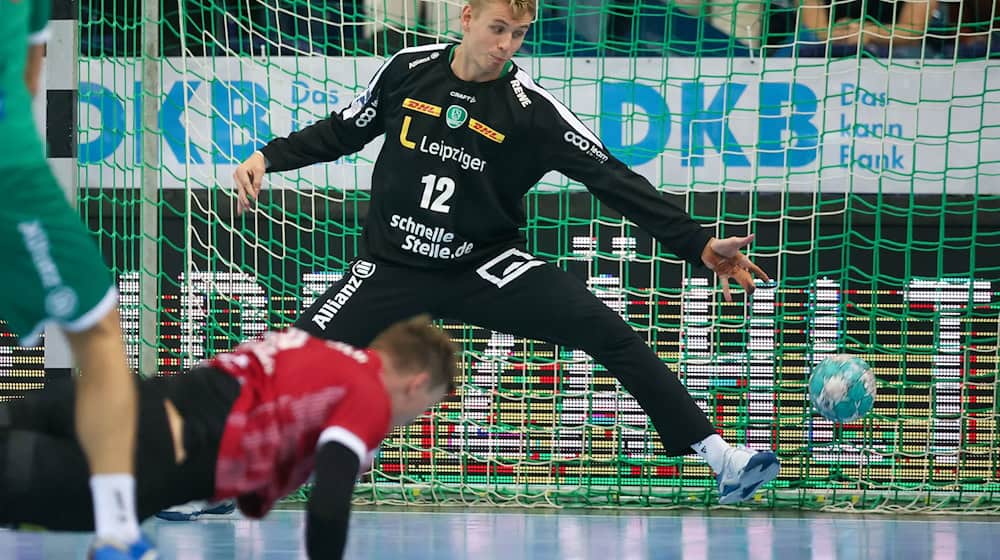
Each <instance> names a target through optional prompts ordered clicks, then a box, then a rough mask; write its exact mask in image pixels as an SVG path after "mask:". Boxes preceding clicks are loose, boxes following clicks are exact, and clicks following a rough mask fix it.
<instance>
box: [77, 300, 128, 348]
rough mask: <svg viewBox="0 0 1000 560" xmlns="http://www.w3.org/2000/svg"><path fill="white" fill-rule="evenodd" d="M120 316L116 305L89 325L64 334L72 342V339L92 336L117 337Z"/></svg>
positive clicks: (119, 334)
mask: <svg viewBox="0 0 1000 560" xmlns="http://www.w3.org/2000/svg"><path fill="white" fill-rule="evenodd" d="M121 332H122V328H121V316H120V314H119V312H118V306H115V307H113V308H111V310H110V311H108V312H107V313H105V314H104V316H103V317H101V318H100V319H98V320H97V321H96V322H94V323H93V324H92V325H90V326H89V327H87V328H85V329H83V330H80V331H75V332H67V333H66V336H67V337H68V338H69V339H70V341H71V342H72V341H73V339H81V338H85V337H86V338H93V337H117V338H121Z"/></svg>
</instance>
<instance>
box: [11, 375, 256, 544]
mask: <svg viewBox="0 0 1000 560" xmlns="http://www.w3.org/2000/svg"><path fill="white" fill-rule="evenodd" d="M138 385H139V425H138V433H137V434H136V454H135V481H136V510H137V511H136V514H137V516H138V518H139V520H140V521H141V520H143V519H146V518H148V517H150V516H152V515H153V514H155V513H156V512H158V511H161V510H163V509H166V508H168V507H171V506H174V505H178V504H183V503H187V502H190V501H193V500H209V499H211V498H212V496H213V495H214V493H215V463H216V458H217V456H218V451H219V442H220V441H221V438H222V431H223V428H224V427H225V421H226V417H227V415H228V414H229V410H230V409H231V408H232V404H233V403H234V402H235V401H236V397H237V396H238V395H239V390H240V389H239V382H238V381H237V380H236V379H234V378H233V377H231V376H229V375H226V374H225V373H223V372H219V371H217V370H214V369H211V368H195V369H194V370H192V371H191V372H190V373H187V374H185V375H179V376H174V377H171V378H153V379H149V380H146V381H142V382H139V383H138ZM75 396H76V384H75V383H74V382H73V380H72V379H65V380H58V381H53V382H51V383H49V385H47V386H46V387H45V389H43V390H41V391H35V392H32V393H29V394H28V396H26V397H25V398H24V399H22V400H18V401H11V402H7V403H0V526H2V525H14V526H17V525H20V524H24V523H27V524H31V525H39V526H42V527H45V528H47V529H50V530H55V531H93V530H94V512H93V501H92V499H91V495H90V468H89V466H88V464H87V459H86V456H85V455H84V454H83V449H82V448H81V447H80V444H79V442H78V440H77V437H76V431H75V423H74V410H75ZM167 398H169V399H170V401H171V402H172V403H173V404H174V406H175V407H176V408H177V409H178V411H179V412H180V413H181V416H182V417H183V418H184V447H185V452H186V459H185V461H184V462H183V463H180V464H178V463H177V461H176V457H175V455H174V446H173V440H172V438H171V435H170V426H169V423H168V421H167V413H166V409H165V408H164V403H163V401H164V399H167Z"/></svg>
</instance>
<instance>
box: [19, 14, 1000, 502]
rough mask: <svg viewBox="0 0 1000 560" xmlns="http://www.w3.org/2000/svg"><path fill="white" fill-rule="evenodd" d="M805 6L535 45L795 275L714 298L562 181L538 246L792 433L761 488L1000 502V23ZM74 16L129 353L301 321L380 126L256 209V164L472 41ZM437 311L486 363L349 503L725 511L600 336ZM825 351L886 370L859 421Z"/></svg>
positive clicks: (387, 26)
mask: <svg viewBox="0 0 1000 560" xmlns="http://www.w3.org/2000/svg"><path fill="white" fill-rule="evenodd" d="M795 4H796V3H794V2H792V3H782V2H778V1H775V2H770V3H765V2H735V1H731V2H729V3H724V2H704V3H702V2H688V3H683V2H682V3H673V2H638V3H620V2H611V1H599V0H592V1H576V2H559V1H543V2H542V3H541V6H540V7H539V10H538V18H537V21H536V23H535V25H534V27H533V29H532V31H531V33H530V34H529V36H528V39H527V41H526V42H525V47H524V49H523V50H522V52H521V53H519V55H518V57H517V58H516V60H517V62H518V63H519V64H520V65H521V66H522V67H523V68H525V69H526V70H527V71H528V72H529V73H530V74H531V75H532V76H533V77H535V79H536V80H537V81H538V82H539V83H540V84H541V85H542V86H544V87H546V88H548V90H549V91H550V92H551V93H552V94H553V95H554V96H555V97H556V98H558V99H560V100H562V101H563V102H565V103H566V104H567V105H568V106H569V107H570V108H571V109H573V110H574V111H575V112H576V113H577V114H578V115H579V116H580V117H581V118H582V119H583V121H584V122H585V123H586V124H587V125H588V126H589V127H591V128H592V129H594V130H595V131H596V132H597V133H598V134H599V135H600V137H601V139H602V140H603V142H604V143H605V145H606V146H607V148H608V150H609V151H610V152H611V153H612V154H614V155H615V156H617V157H619V158H620V159H622V160H623V161H625V162H627V163H628V164H629V165H631V166H633V168H634V169H636V170H637V171H638V172H640V173H641V174H643V175H644V176H645V177H647V178H648V179H649V180H650V181H651V182H652V184H653V185H655V186H656V187H657V188H658V189H660V190H661V191H662V192H663V194H664V196H666V197H669V198H670V199H672V200H673V201H674V202H676V203H677V204H679V205H681V206H682V207H684V208H685V209H686V210H688V211H689V212H690V213H691V214H692V215H693V216H695V217H696V218H697V219H698V220H700V221H701V222H703V223H704V224H706V225H709V226H712V227H714V228H715V231H716V234H717V235H718V236H730V235H746V234H749V233H754V234H756V240H755V242H754V243H753V245H752V247H751V248H750V254H751V257H752V258H753V260H754V261H755V262H757V263H758V264H759V265H760V266H761V267H763V268H764V269H765V270H766V271H768V273H769V274H770V275H771V276H772V277H773V278H774V279H775V282H774V283H772V284H761V285H760V286H759V288H758V289H757V291H756V293H755V294H754V295H753V296H752V297H750V298H745V297H744V294H742V293H741V292H738V293H737V297H736V298H735V299H736V301H735V302H733V303H725V302H723V301H722V298H721V293H720V290H719V286H718V284H717V283H716V280H715V279H714V278H712V277H711V276H710V275H708V274H707V273H706V272H705V271H703V270H697V269H692V268H691V267H690V266H689V265H687V264H685V263H683V262H682V261H681V260H679V259H678V258H677V257H676V256H675V255H673V254H672V253H671V252H670V251H669V249H668V248H666V247H662V246H660V245H659V244H657V243H655V242H653V240H651V239H650V237H649V236H648V235H646V234H645V233H644V232H642V231H640V230H639V229H638V228H636V227H635V226H634V225H633V224H631V223H630V222H629V221H628V220H627V219H623V218H622V217H621V216H620V215H619V214H617V213H616V212H614V211H612V210H610V209H609V208H607V207H606V206H605V205H603V204H601V203H600V201H598V200H597V199H595V198H593V197H592V196H591V195H590V194H589V193H588V192H587V191H586V189H585V188H584V186H582V185H579V184H575V183H573V182H571V181H568V180H567V179H566V178H564V177H562V176H560V175H558V174H551V175H548V176H546V177H545V178H544V179H543V181H542V182H541V183H540V184H539V185H538V187H537V188H536V189H534V190H533V191H532V192H531V193H529V195H528V196H527V197H526V199H525V204H526V208H527V209H528V213H529V219H528V223H527V229H526V234H527V239H528V246H529V247H528V248H529V249H530V250H531V251H532V252H533V253H535V254H536V255H539V256H541V257H544V258H545V259H548V260H550V261H551V262H554V263H557V264H558V265H559V266H561V267H563V268H564V269H566V270H568V271H570V272H571V273H573V274H575V275H577V276H578V277H580V278H581V279H583V280H585V281H586V282H587V284H588V286H590V288H591V289H592V290H593V292H594V293H595V294H596V295H597V297H599V298H600V299H601V300H603V301H604V302H605V303H606V304H607V305H608V306H610V307H611V308H612V309H614V310H615V311H617V312H618V313H620V314H621V316H622V318H623V319H624V320H625V321H627V322H628V323H629V324H630V325H631V326H632V327H633V328H634V329H635V330H636V332H638V333H639V334H640V336H642V337H643V338H644V339H646V340H648V343H649V344H650V346H651V347H652V348H653V349H654V350H655V351H656V352H657V353H658V355H659V356H660V357H661V358H662V359H663V361H664V362H666V363H667V364H668V365H669V366H670V368H671V369H672V370H673V371H674V372H676V374H677V375H679V376H680V377H681V379H682V381H683V383H684V384H685V385H686V386H687V388H688V390H689V391H690V392H691V393H692V394H693V395H694V396H695V398H696V399H697V400H698V402H699V403H700V404H701V405H702V407H703V408H704V410H705V411H706V412H707V413H708V415H709V417H710V419H711V420H712V421H713V422H714V423H715V425H716V426H718V428H719V429H720V430H721V432H722V434H723V435H724V437H725V438H726V439H727V440H729V441H730V442H733V443H739V444H746V445H749V446H752V447H756V448H771V449H774V450H775V451H776V453H777V454H778V455H779V456H780V458H781V460H782V471H781V475H780V477H779V478H778V480H777V481H775V482H774V483H773V484H772V485H770V486H769V487H768V488H767V490H766V491H764V492H761V493H759V494H758V497H757V500H756V502H755V503H757V504H759V505H762V506H766V507H774V506H778V507H801V508H845V509H865V510H887V509H891V510H894V511H898V510H913V511H916V510H924V511H950V512H954V511H965V512H989V511H993V512H995V511H996V509H997V501H998V497H1000V483H998V482H997V480H998V473H1000V465H998V456H1000V453H998V448H1000V435H998V434H1000V431H998V429H997V424H996V418H997V414H998V412H1000V409H998V404H997V391H998V390H997V368H998V365H997V363H998V349H997V348H998V331H1000V322H998V316H1000V280H998V278H1000V177H998V174H1000V67H998V66H997V64H996V62H994V61H992V60H991V59H990V58H989V56H990V54H991V50H992V48H993V41H992V40H991V35H990V29H991V21H992V18H993V17H994V14H992V13H989V14H986V15H985V19H984V20H983V21H984V23H982V25H978V26H973V27H970V28H968V29H969V30H970V31H969V35H966V36H963V37H961V38H958V37H957V29H958V27H959V23H960V22H961V21H962V20H960V19H958V18H961V17H962V14H961V13H959V12H960V11H961V10H960V9H959V10H952V9H951V8H952V7H953V6H958V5H957V4H952V3H946V2H942V3H941V10H940V11H939V12H936V13H935V14H933V18H932V25H931V29H930V31H929V32H928V37H927V39H926V40H925V41H923V42H921V43H920V44H919V46H912V45H909V46H907V45H902V46H900V45H896V44H894V46H899V48H898V49H897V48H881V49H880V48H879V47H877V46H872V47H870V48H866V49H862V50H860V51H858V50H856V49H855V50H852V49H850V48H845V47H844V42H845V40H843V39H838V38H834V39H829V38H827V37H835V36H836V34H835V33H834V32H833V30H831V29H826V30H819V31H817V32H811V31H810V30H808V29H804V26H803V24H802V22H801V21H800V20H801V18H800V17H799V16H798V15H797V11H796V10H795V9H794V8H792V7H789V6H794V5H795ZM637 6H638V7H637ZM80 9H81V20H80V27H79V33H80V41H81V51H82V55H81V58H80V63H79V70H80V89H79V96H80V104H79V116H78V125H79V149H78V157H79V185H80V206H81V211H82V212H83V215H84V217H85V219H86V220H87V222H88V224H89V225H90V226H91V228H92V230H93V231H94V232H95V233H96V234H97V235H98V236H99V237H100V239H101V242H102V244H103V247H104V250H105V254H106V255H107V257H108V262H109V263H111V264H112V265H113V267H114V269H115V272H116V274H117V275H118V278H119V280H120V284H121V286H122V292H123V294H124V310H125V314H124V324H125V327H126V331H127V332H128V333H129V337H130V338H129V340H130V345H129V349H130V353H131V354H130V355H131V356H132V358H133V364H134V365H136V366H137V367H139V366H142V367H143V369H144V370H145V371H144V373H146V374H159V375H172V374H178V373H180V372H182V371H183V370H184V369H185V368H188V367H190V366H192V365H193V364H195V363H196V362H197V361H198V360H200V359H202V358H204V357H206V356H210V355H211V354H213V353H215V352H219V351H222V350H225V349H227V348H230V347H232V346H233V345H234V344H236V343H237V342H239V341H241V340H244V339H247V338H251V337H254V336H257V335H259V334H260V333H261V332H263V331H264V330H265V329H266V328H271V327H280V326H283V325H287V324H289V323H290V322H291V321H293V320H294V319H295V318H296V317H297V316H298V314H299V313H300V312H301V311H302V310H303V309H304V307H305V306H306V305H308V304H309V303H310V302H311V301H312V300H313V298H315V297H316V296H317V295H318V294H320V293H322V291H323V290H324V289H325V287H326V286H328V285H329V284H330V283H331V282H333V281H335V280H336V279H337V278H339V277H340V275H341V274H342V273H343V272H344V271H345V269H346V268H347V266H348V265H349V263H350V261H351V259H352V258H353V257H354V256H355V254H356V252H357V248H358V243H359V233H360V231H361V228H362V227H363V224H364V217H365V214H366V210H367V207H368V203H369V194H370V190H369V186H370V185H369V181H370V177H371V172H372V165H373V163H374V161H375V158H376V155H377V153H378V149H379V146H380V145H381V139H380V140H376V141H375V142H374V143H372V144H371V145H370V146H368V147H367V148H365V149H364V150H363V151H361V152H360V153H358V154H356V155H352V156H349V157H345V158H342V159H341V160H339V161H337V162H333V163H331V164H328V165H318V166H313V167H310V168H307V169H302V170H299V171H296V172H288V173H280V174H274V175H269V176H268V177H267V178H266V182H267V189H266V190H265V192H264V194H263V196H262V197H261V200H260V202H259V204H258V205H257V207H256V210H255V211H254V212H252V213H250V214H248V215H245V216H237V215H236V214H235V197H234V192H233V185H232V180H231V175H232V171H233V169H234V165H235V164H236V163H237V162H239V161H241V160H242V159H244V158H245V157H247V156H248V155H249V154H250V153H251V152H252V151H253V150H254V149H256V148H257V147H259V146H260V145H261V144H262V143H264V142H266V141H267V140H269V139H271V138H273V137H275V136H282V135H285V134H287V133H289V132H290V131H292V130H295V129H298V128H300V127H302V126H304V125H306V124H308V123H310V122H313V121H315V120H316V119H319V118H323V117H324V116H325V115H327V114H329V112H331V111H333V110H338V109H340V108H341V107H343V106H344V105H346V104H347V103H348V102H349V101H350V100H351V99H352V98H353V97H354V96H355V95H356V94H357V93H358V92H360V91H361V90H362V89H363V87H364V86H365V85H366V84H367V82H368V80H369V79H370V78H371V77H372V75H373V74H374V72H375V71H376V70H377V68H378V67H379V65H380V64H381V63H382V62H383V61H384V60H386V57H387V56H389V55H391V54H392V53H394V52H395V51H396V50H398V49H399V48H401V47H402V46H404V45H413V44H425V43H427V42H435V41H443V40H451V39H453V38H455V37H458V36H459V34H458V16H459V13H460V9H461V2H459V1H458V0H449V1H441V2H415V1H398V2H397V1H392V0H368V1H361V0H358V2H356V3H355V2H318V1H309V0H283V1H281V2H277V1H275V0H259V1H258V0H250V1H246V2H225V3H224V2H221V1H219V0H200V1H196V2H181V3H177V2H174V3H171V2H169V1H166V2H163V3H162V4H161V5H160V6H158V7H155V8H150V7H148V6H140V3H138V2H126V1H124V0H116V1H114V2H89V1H85V2H81V3H80ZM869 23H872V24H873V25H875V28H877V29H882V30H883V31H884V30H887V29H888V28H887V27H885V26H884V25H883V26H882V27H881V28H879V27H878V24H877V22H874V21H870V22H869ZM151 28H152V29H153V32H150V31H149V30H150V29H151ZM847 42H849V40H847ZM442 324H443V326H444V327H446V328H447V329H448V330H449V331H450V332H451V333H452V334H453V336H454V338H455V340H456V341H457V342H458V343H459V344H460V345H461V349H462V355H461V360H462V365H463V368H464V373H465V375H464V381H463V383H462V385H461V387H460V388H459V390H458V391H457V394H456V395H454V396H451V397H449V398H448V399H447V401H446V402H444V403H443V404H441V405H440V406H438V407H437V408H435V409H434V410H433V411H432V412H431V413H429V414H427V415H425V416H424V417H422V418H420V419H419V420H418V421H417V422H415V423H414V424H413V425H412V426H410V427H407V428H404V429H400V430H397V431H394V432H393V433H392V435H391V436H390V437H389V438H388V439H387V440H386V441H385V444H384V445H383V447H382V449H381V453H380V455H379V456H378V459H377V461H376V463H375V466H374V469H373V471H372V472H371V473H370V474H369V475H367V476H366V477H365V478H364V480H363V483H362V484H361V485H360V486H359V489H358V495H357V497H358V499H359V500H370V501H374V502H380V503H385V502H389V503H393V502H407V503H418V502H420V503H424V502H432V503H438V504H449V503H459V504H515V505H559V506H563V505H565V506H570V505H586V506H605V505H607V506H630V505H635V506H657V507H669V506H704V505H712V504H715V503H716V502H715V497H714V485H715V484H714V478H713V474H712V473H711V472H710V470H709V469H708V468H707V467H706V466H705V464H704V463H703V462H702V461H701V460H700V459H698V458H697V457H696V456H690V457H684V458H667V457H666V456H665V455H664V453H663V450H662V448H661V446H660V444H659V442H658V440H657V437H656V435H655V432H654V430H653V427H652V424H651V423H650V422H649V420H648V419H647V417H646V416H645V415H644V414H643V412H642V410H641V409H640V408H639V407H638V405H637V404H636V402H635V400H634V399H633V398H632V397H631V396H629V395H628V394H627V393H626V392H625V391H623V389H622V388H621V386H620V385H619V384H618V383H617V382H616V381H615V379H614V377H613V376H612V375H611V374H610V373H609V372H608V371H606V370H605V369H604V368H603V367H601V366H600V365H599V364H597V363H595V362H594V361H593V360H592V359H591V358H590V357H589V356H587V355H585V354H583V353H582V352H580V351H578V350H576V349H574V348H567V347H562V346H554V345H551V344H546V343H542V342H539V341H534V340H526V339H523V338H519V337H517V336H514V335H513V334H512V333H502V332H491V331H488V330H483V329H481V328H478V327H477V326H475V325H463V324H455V323H452V322H444V323H442ZM11 352H20V350H11ZM836 353H851V354H855V355H858V356H860V357H862V358H864V359H865V360H867V361H868V363H869V364H871V366H872V367H873V368H874V370H875V373H876V376H877V378H878V398H877V400H876V403H875V408H874V410H873V412H872V413H871V414H869V415H867V416H866V417H865V418H863V419H861V420H858V421H856V422H852V423H850V424H846V425H834V424H832V423H830V422H829V421H826V420H824V419H823V418H821V417H820V416H818V415H817V414H816V413H814V411H813V410H811V408H810V405H809V403H808V397H807V394H806V379H807V376H808V373H809V370H810V367H811V366H812V365H813V364H815V363H817V362H818V361H819V360H821V359H822V358H823V357H824V356H827V355H831V354H836ZM150 367H152V368H153V370H152V371H151V370H150V369H149V368H150Z"/></svg>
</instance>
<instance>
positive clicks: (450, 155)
mask: <svg viewBox="0 0 1000 560" xmlns="http://www.w3.org/2000/svg"><path fill="white" fill-rule="evenodd" d="M411 122H413V118H412V117H410V116H409V115H407V116H405V117H403V128H402V129H401V130H400V131H399V143H400V145H402V146H403V147H404V148H407V149H409V150H416V149H418V147H417V143H416V142H414V141H413V140H410V139H409V137H408V136H409V133H410V123H411ZM419 150H420V151H421V152H423V153H425V154H428V155H430V156H434V157H435V158H438V159H440V160H441V161H442V162H448V161H454V162H456V163H458V165H459V166H460V167H461V168H462V169H465V170H469V169H471V170H473V171H484V170H485V169H486V160H484V159H482V158H478V157H475V156H473V155H472V154H470V153H468V152H466V151H465V148H456V147H455V146H451V145H448V144H445V143H444V142H436V141H434V140H427V137H426V136H421V137H420V146H419Z"/></svg>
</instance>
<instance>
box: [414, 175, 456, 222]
mask: <svg viewBox="0 0 1000 560" xmlns="http://www.w3.org/2000/svg"><path fill="white" fill-rule="evenodd" d="M420 182H421V183H423V184H424V194H423V196H421V197H420V207H421V208H425V209H427V210H430V211H432V212H441V213H442V214H447V213H448V212H450V211H451V206H448V201H449V200H451V197H452V195H454V194H455V180H454V179H452V178H451V177H438V176H437V175H424V176H423V178H421V179H420Z"/></svg>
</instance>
